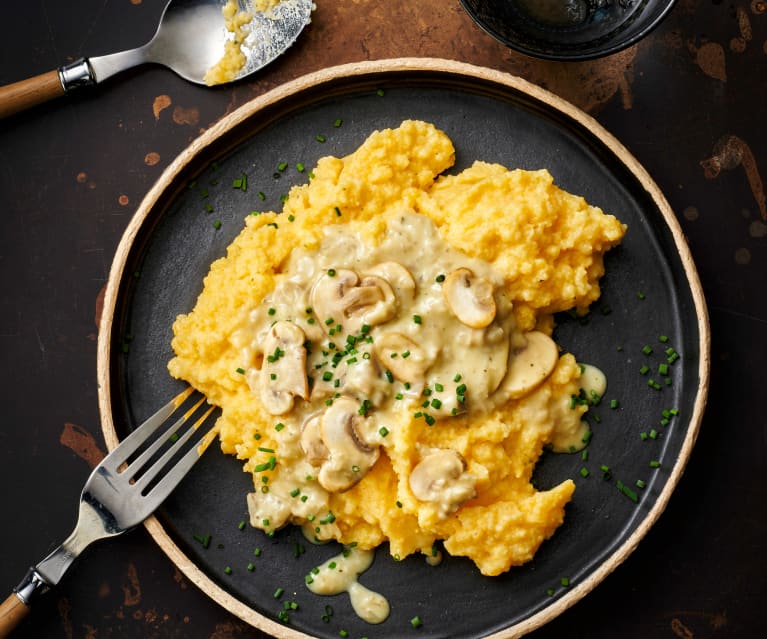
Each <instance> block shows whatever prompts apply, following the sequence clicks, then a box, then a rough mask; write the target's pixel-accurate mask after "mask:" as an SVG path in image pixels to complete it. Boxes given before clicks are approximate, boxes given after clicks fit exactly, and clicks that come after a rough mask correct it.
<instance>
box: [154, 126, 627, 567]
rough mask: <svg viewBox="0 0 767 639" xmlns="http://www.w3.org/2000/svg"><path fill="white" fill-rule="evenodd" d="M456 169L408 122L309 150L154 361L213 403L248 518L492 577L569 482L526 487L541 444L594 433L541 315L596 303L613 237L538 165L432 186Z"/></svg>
mask: <svg viewBox="0 0 767 639" xmlns="http://www.w3.org/2000/svg"><path fill="white" fill-rule="evenodd" d="M454 157H455V151H454V148H453V144H452V142H451V141H450V139H449V138H448V137H447V136H446V135H445V134H444V133H443V132H441V131H439V130H438V129H436V128H435V127H434V126H433V125H431V124H428V123H425V122H419V121H405V122H403V123H402V125H401V126H400V127H398V128H396V129H387V130H382V131H376V132H374V133H373V134H372V135H370V137H369V138H368V139H367V140H366V141H365V142H364V143H363V144H362V145H361V146H360V147H359V148H358V149H357V150H356V151H355V152H353V153H352V154H350V155H348V156H347V157H344V158H335V157H325V158H322V159H321V160H320V161H319V162H318V164H317V166H316V168H315V169H314V171H313V177H312V178H311V180H310V181H309V183H308V184H305V185H301V186H296V187H293V188H292V189H291V191H290V193H289V196H288V198H287V201H286V202H285V204H284V208H283V211H282V212H281V213H277V212H265V213H262V214H259V215H250V216H248V217H247V218H246V221H245V227H244V229H243V230H242V232H241V233H240V234H239V236H238V237H237V238H236V239H235V240H234V241H233V242H232V244H231V245H230V246H229V248H228V250H227V255H226V257H224V258H221V259H219V260H217V261H215V262H214V263H213V264H212V266H211V269H210V272H209V274H208V275H207V277H206V278H205V282H204V290H203V292H202V293H201V295H200V297H199V299H198V300H197V304H196V306H195V308H194V310H193V311H192V312H190V313H189V314H186V315H181V316H179V317H178V318H177V320H176V322H175V323H174V326H173V331H174V339H173V349H174V352H175V354H176V355H175V357H174V358H173V359H172V360H171V361H170V363H169V369H170V372H171V374H172V375H173V376H174V377H177V378H180V379H184V380H186V381H188V382H189V383H190V384H191V385H193V386H194V387H196V388H198V389H199V390H200V391H202V392H203V393H205V395H206V396H207V397H208V399H209V400H210V401H211V402H212V403H213V404H216V405H219V406H221V407H222V409H223V412H222V415H221V417H220V419H219V421H218V423H217V430H218V435H219V437H220V441H221V447H222V450H223V451H224V452H225V453H227V454H232V455H236V456H237V457H238V458H239V459H240V460H242V461H243V462H244V469H245V471H246V472H249V473H251V474H252V475H253V480H254V491H253V493H251V494H250V495H248V506H249V511H250V519H251V524H252V525H253V526H255V527H258V528H261V529H263V530H265V531H267V532H270V531H273V530H276V529H278V528H280V527H282V526H285V525H290V524H294V525H299V526H302V527H303V529H304V532H305V533H306V534H307V536H309V537H310V538H316V539H317V540H319V541H323V540H333V539H334V540H337V541H339V542H341V543H343V544H356V545H357V546H358V547H359V548H373V547H376V546H378V545H380V544H382V543H384V542H388V543H389V548H390V552H391V554H392V555H393V556H394V557H396V558H404V557H406V556H408V555H410V554H412V553H415V552H422V553H424V554H427V555H430V554H431V553H432V548H433V546H434V544H435V542H436V541H438V540H443V541H444V548H445V549H446V550H447V552H448V553H450V554H451V555H461V556H466V557H469V558H471V559H472V560H473V561H474V562H475V563H476V565H477V566H478V568H479V570H480V571H481V572H482V573H483V574H485V575H498V574H500V573H503V572H505V571H507V570H508V569H509V568H510V567H511V566H514V565H519V564H522V563H524V562H527V561H529V560H530V559H532V558H533V556H534V554H535V552H536V551H537V549H538V547H539V546H540V544H541V543H542V542H543V541H544V540H546V539H547V538H549V537H550V536H551V535H552V534H553V533H554V531H555V530H556V529H557V527H558V526H560V525H561V524H562V522H563V520H564V514H565V506H566V504H567V503H568V501H569V500H570V499H571V497H572V495H573V491H574V490H575V484H574V483H573V482H572V481H571V480H569V479H568V480H566V481H563V482H562V483H560V484H559V485H557V486H555V487H554V488H552V489H550V490H545V491H539V490H537V489H536V488H534V487H533V486H532V485H531V483H530V479H531V475H532V472H533V469H534V467H535V463H536V461H537V460H538V458H539V457H540V455H541V454H542V452H543V450H544V447H547V446H551V447H553V448H554V449H555V450H572V449H577V448H581V447H582V446H583V439H584V434H585V433H586V429H587V427H586V425H585V422H584V421H583V420H582V416H583V413H584V412H585V411H586V410H587V406H586V405H585V404H583V403H581V402H578V403H573V402H571V398H572V397H573V396H577V395H579V393H581V390H582V389H583V388H584V384H585V378H586V377H587V376H582V371H583V367H582V366H581V365H579V364H578V363H577V362H576V361H575V358H574V357H573V356H572V355H571V354H567V353H564V354H563V353H560V352H559V349H558V348H557V347H556V345H555V344H554V342H553V341H552V340H551V337H550V336H551V332H552V328H553V319H552V315H553V314H554V313H556V312H559V311H564V310H568V309H576V310H578V311H585V309H586V308H587V307H588V306H589V304H591V303H592V302H593V301H594V300H596V299H597V298H598V297H599V284H598V280H599V278H600V277H601V276H602V274H603V272H604V267H603V255H604V253H605V251H607V250H608V249H610V248H611V247H613V246H615V245H616V244H617V243H618V242H619V241H620V240H621V238H622V236H623V235H624V233H625V227H624V226H623V225H622V224H621V223H620V222H619V221H618V220H617V219H616V218H615V217H613V216H612V215H608V214H605V213H604V212H602V211H601V210H600V209H599V208H597V207H594V206H591V205H589V204H588V203H587V202H586V201H585V200H584V199H583V198H582V197H579V196H576V195H572V194H569V193H567V192H565V191H563V190H562V189H560V188H558V187H557V186H555V185H554V183H553V180H552V177H551V175H550V174H549V173H548V172H547V171H545V170H539V171H522V170H508V169H506V168H504V167H502V166H500V165H497V164H488V163H484V162H476V163H475V164H474V165H473V166H471V167H470V168H468V169H466V170H465V171H463V172H461V173H459V174H458V175H444V172H445V171H447V170H448V169H449V168H450V167H451V166H452V164H453V162H454ZM592 390H593V389H592ZM603 390H604V389H602V392H603Z"/></svg>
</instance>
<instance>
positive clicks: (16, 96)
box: [0, 69, 65, 118]
mask: <svg viewBox="0 0 767 639" xmlns="http://www.w3.org/2000/svg"><path fill="white" fill-rule="evenodd" d="M64 93H65V91H64V85H63V84H62V83H61V77H60V75H59V71H58V70H57V69H54V70H53V71H48V72H47V73H42V74H40V75H36V76H35V77H33V78H28V79H26V80H21V81H19V82H15V83H14V84H8V85H6V86H4V87H0V118H7V117H8V116H9V115H13V114H14V113H18V112H19V111H25V110H26V109H29V108H31V107H33V106H37V105H38V104H42V103H43V102H48V100H53V99H54V98H58V97H61V96H62V95H64Z"/></svg>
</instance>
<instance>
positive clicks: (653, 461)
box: [650, 459, 660, 468]
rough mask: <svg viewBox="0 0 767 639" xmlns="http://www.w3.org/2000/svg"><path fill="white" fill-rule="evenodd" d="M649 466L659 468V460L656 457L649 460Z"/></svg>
mask: <svg viewBox="0 0 767 639" xmlns="http://www.w3.org/2000/svg"><path fill="white" fill-rule="evenodd" d="M650 468H660V462H659V461H658V460H656V459H654V460H652V461H651V462H650Z"/></svg>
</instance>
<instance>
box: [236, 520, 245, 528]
mask: <svg viewBox="0 0 767 639" xmlns="http://www.w3.org/2000/svg"><path fill="white" fill-rule="evenodd" d="M237 528H239V529H240V530H245V520H242V521H241V522H240V523H239V524H237Z"/></svg>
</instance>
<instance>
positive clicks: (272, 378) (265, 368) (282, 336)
mask: <svg viewBox="0 0 767 639" xmlns="http://www.w3.org/2000/svg"><path fill="white" fill-rule="evenodd" d="M305 339H306V336H305V335H304V332H303V331H302V330H301V329H300V328H299V327H298V326H296V325H295V324H293V323H292V322H288V321H285V320H282V321H279V322H275V323H274V324H273V325H272V327H271V328H270V329H269V332H268V333H267V334H266V337H265V338H264V342H263V351H264V362H263V365H262V367H261V374H260V377H259V387H260V388H259V390H260V396H261V401H262V402H263V403H264V407H265V408H266V410H267V411H269V412H270V413H271V414H272V415H284V414H285V413H287V412H288V411H290V410H291V409H292V408H293V403H294V401H295V398H296V397H301V398H302V399H307V398H308V396H309V384H308V380H307V377H306V348H305V346H304V341H305Z"/></svg>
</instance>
